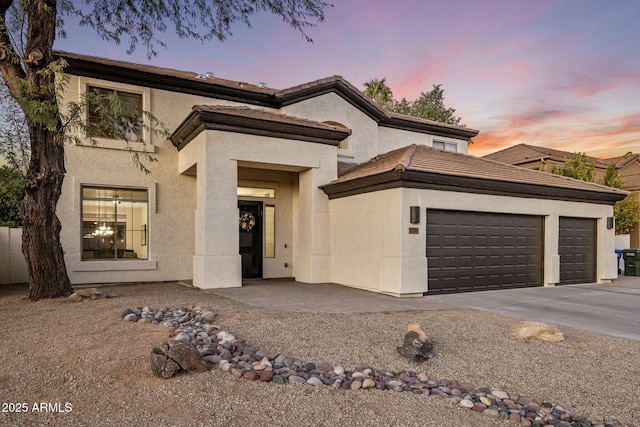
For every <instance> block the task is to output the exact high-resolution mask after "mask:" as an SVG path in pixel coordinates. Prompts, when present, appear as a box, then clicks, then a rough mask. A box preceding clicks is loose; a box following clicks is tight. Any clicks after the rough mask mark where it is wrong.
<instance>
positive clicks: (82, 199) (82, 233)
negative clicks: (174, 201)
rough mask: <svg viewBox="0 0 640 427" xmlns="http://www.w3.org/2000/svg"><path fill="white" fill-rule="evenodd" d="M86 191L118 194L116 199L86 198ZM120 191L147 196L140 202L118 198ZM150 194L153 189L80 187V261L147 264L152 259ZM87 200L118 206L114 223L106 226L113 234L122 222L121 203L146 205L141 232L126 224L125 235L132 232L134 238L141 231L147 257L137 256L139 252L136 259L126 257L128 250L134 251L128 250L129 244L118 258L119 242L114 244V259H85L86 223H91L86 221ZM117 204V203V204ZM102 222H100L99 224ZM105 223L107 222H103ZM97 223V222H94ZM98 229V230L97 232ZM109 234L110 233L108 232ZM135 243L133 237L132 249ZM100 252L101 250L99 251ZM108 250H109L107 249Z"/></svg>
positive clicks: (99, 186)
mask: <svg viewBox="0 0 640 427" xmlns="http://www.w3.org/2000/svg"><path fill="white" fill-rule="evenodd" d="M85 189H97V190H107V191H110V190H112V191H114V192H115V193H116V197H112V198H109V197H85V195H84V190H85ZM118 191H122V192H125V191H138V192H144V194H145V198H144V200H140V199H134V198H130V199H125V198H122V197H117V192H118ZM150 193H151V189H149V188H143V187H128V186H117V185H94V184H81V185H80V261H81V262H91V261H98V262H103V261H107V262H118V261H120V262H121V261H125V262H131V261H139V262H140V261H142V262H146V261H149V260H150V259H151V258H150V253H149V252H150V249H149V230H150V227H149V222H150V221H149V220H150V215H151V198H150ZM85 200H86V201H98V202H101V201H107V202H110V201H113V202H114V205H115V206H116V208H115V209H114V219H113V222H109V225H110V226H111V227H109V226H108V225H105V226H106V230H111V232H112V233H113V232H116V233H117V230H118V229H119V228H120V221H118V210H117V205H118V204H121V202H125V203H144V204H146V217H145V218H143V219H142V221H141V222H142V224H140V230H135V229H133V228H131V229H127V228H126V222H125V225H124V233H125V236H126V233H127V232H131V233H132V236H135V235H136V231H139V232H140V234H141V236H142V238H144V243H143V242H142V241H140V242H139V243H140V245H139V246H141V247H144V248H145V250H146V256H145V257H144V258H142V257H139V256H137V252H135V251H134V253H135V254H136V257H131V258H129V257H126V256H125V254H126V253H127V251H128V250H133V249H127V244H126V243H125V247H123V248H122V256H121V257H119V256H118V251H119V250H120V249H119V248H118V245H117V242H116V243H114V246H113V257H104V258H103V257H98V258H96V257H95V256H93V257H87V258H85V257H84V256H85V249H84V247H85V238H86V237H85V223H86V222H90V221H87V220H86V219H85V203H84V202H85ZM116 202H117V203H116ZM99 222H101V221H98V223H99ZM102 222H105V224H106V221H102ZM94 223H95V221H94ZM97 229H98V228H96V230H97ZM107 232H108V231H107ZM125 242H126V237H125ZM133 242H135V237H132V243H131V247H132V248H133V247H134V243H133ZM98 250H99V251H100V249H98ZM107 250H108V249H107Z"/></svg>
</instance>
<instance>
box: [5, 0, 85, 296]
mask: <svg viewBox="0 0 640 427" xmlns="http://www.w3.org/2000/svg"><path fill="white" fill-rule="evenodd" d="M56 6H57V5H56V2H55V1H52V0H49V1H44V2H27V3H26V6H25V7H26V11H27V14H28V27H27V45H26V48H25V54H24V57H23V61H22V62H23V64H24V67H25V68H24V77H26V79H25V80H26V85H23V86H20V87H17V88H16V87H15V85H16V84H17V83H16V82H17V81H12V84H13V85H14V90H13V93H12V95H15V94H16V93H18V92H21V93H19V95H20V97H19V98H21V99H22V103H23V108H24V106H31V107H30V108H32V109H34V106H35V111H34V112H31V114H26V119H27V125H28V127H29V136H30V139H31V159H30V163H29V170H28V171H27V177H26V183H25V195H24V199H23V201H22V211H23V212H22V214H23V231H22V252H23V253H24V257H25V260H26V261H27V267H28V268H29V276H30V277H29V278H30V281H29V298H30V299H31V300H33V301H37V300H39V299H43V298H56V297H61V296H67V295H69V294H70V293H71V292H73V289H72V288H71V283H70V281H69V276H67V270H66V266H65V263H64V252H63V250H62V245H61V243H60V229H61V228H62V227H61V224H60V220H59V219H58V217H57V216H56V207H57V205H58V200H59V199H60V193H61V192H62V181H63V179H64V175H65V168H64V133H63V126H62V120H61V117H60V110H59V108H58V100H57V96H56V86H55V78H56V77H55V73H53V72H52V70H50V69H47V67H48V65H50V64H51V63H52V62H53V51H52V47H53V41H54V39H55V34H56V32H55V31H56V16H57V12H56Z"/></svg>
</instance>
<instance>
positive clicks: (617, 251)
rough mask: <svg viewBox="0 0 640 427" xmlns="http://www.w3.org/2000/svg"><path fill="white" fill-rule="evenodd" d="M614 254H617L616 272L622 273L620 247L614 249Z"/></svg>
mask: <svg viewBox="0 0 640 427" xmlns="http://www.w3.org/2000/svg"><path fill="white" fill-rule="evenodd" d="M615 251H616V255H618V274H621V273H622V269H621V268H620V260H621V259H622V249H616V250H615Z"/></svg>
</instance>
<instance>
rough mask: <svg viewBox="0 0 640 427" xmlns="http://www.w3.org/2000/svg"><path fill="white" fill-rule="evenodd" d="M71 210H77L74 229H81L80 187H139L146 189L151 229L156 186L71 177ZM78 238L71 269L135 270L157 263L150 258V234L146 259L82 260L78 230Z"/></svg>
mask: <svg viewBox="0 0 640 427" xmlns="http://www.w3.org/2000/svg"><path fill="white" fill-rule="evenodd" d="M72 181H73V190H74V191H73V194H74V197H73V208H72V211H73V212H77V213H78V214H77V215H74V216H75V218H76V220H77V223H76V229H77V230H81V229H82V187H83V186H87V187H121V188H139V189H144V188H146V189H147V197H148V199H147V200H148V201H147V203H148V204H149V205H148V213H147V215H148V218H147V221H148V224H149V228H150V229H151V230H152V228H151V227H153V222H154V220H153V217H154V214H156V213H158V211H157V203H156V197H157V188H156V186H155V185H151V186H149V187H145V186H144V185H141V186H131V183H130V182H129V183H127V182H122V181H118V180H115V181H109V182H82V183H81V182H78V181H77V180H76V177H73V179H72ZM79 236H80V239H78V240H77V245H78V246H77V248H78V249H77V251H78V252H77V255H75V256H74V257H73V258H74V260H73V261H72V264H71V265H72V267H71V268H72V271H135V270H157V269H158V265H157V261H156V260H155V259H151V252H152V250H153V240H152V239H151V234H148V235H147V247H148V248H149V249H148V256H149V258H148V259H128V260H117V259H114V260H113V261H111V260H100V261H88V260H85V261H83V260H82V232H81V231H80V234H79Z"/></svg>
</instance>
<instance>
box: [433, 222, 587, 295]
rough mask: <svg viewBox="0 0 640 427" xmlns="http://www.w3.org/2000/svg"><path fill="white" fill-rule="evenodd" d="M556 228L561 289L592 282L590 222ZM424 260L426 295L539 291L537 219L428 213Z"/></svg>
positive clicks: (541, 243) (541, 239)
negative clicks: (519, 289)
mask: <svg viewBox="0 0 640 427" xmlns="http://www.w3.org/2000/svg"><path fill="white" fill-rule="evenodd" d="M560 223H561V227H560V234H561V235H560V250H559V252H560V255H561V258H560V259H561V282H562V284H564V283H584V282H585V281H593V278H594V277H593V276H595V267H594V265H595V247H594V246H593V245H594V243H595V238H594V236H595V221H594V220H589V219H587V220H585V219H576V218H561V219H560ZM586 223H588V224H592V225H593V227H590V226H587V225H585V224H586ZM563 234H565V235H567V237H566V238H563ZM569 235H571V236H569ZM586 253H590V254H592V256H587V255H585V254H586ZM563 254H572V255H571V256H570V257H566V256H564V255H563ZM427 258H428V275H429V283H428V286H429V287H428V294H437V293H451V292H471V291H484V290H492V289H508V288H525V287H533V286H541V285H542V281H543V262H544V221H543V217H542V216H534V215H513V214H500V213H486V212H467V211H452V210H428V212H427ZM563 261H564V262H563ZM586 279H589V280H586ZM576 280H577V282H576Z"/></svg>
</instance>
